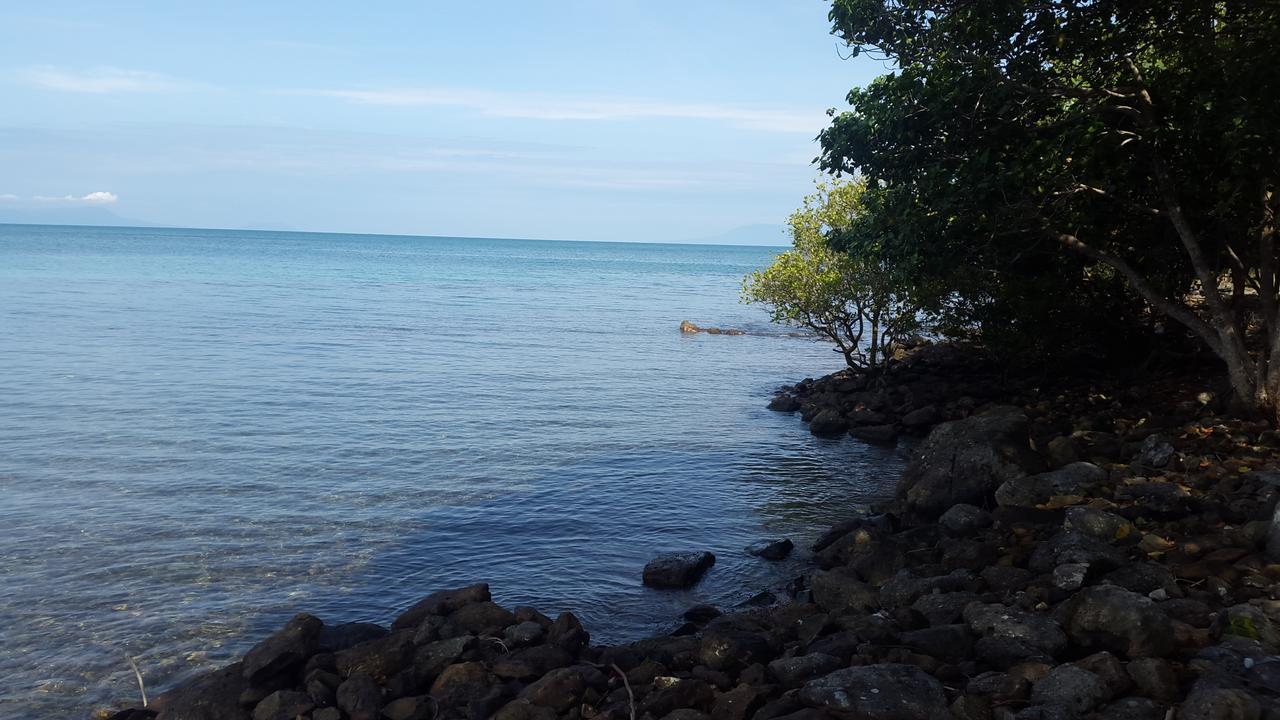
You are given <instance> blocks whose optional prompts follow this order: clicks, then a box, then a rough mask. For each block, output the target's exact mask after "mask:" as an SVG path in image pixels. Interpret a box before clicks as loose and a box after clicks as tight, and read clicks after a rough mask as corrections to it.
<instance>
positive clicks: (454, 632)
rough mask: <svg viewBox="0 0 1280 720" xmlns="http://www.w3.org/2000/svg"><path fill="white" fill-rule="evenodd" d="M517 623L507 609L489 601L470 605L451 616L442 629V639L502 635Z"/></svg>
mask: <svg viewBox="0 0 1280 720" xmlns="http://www.w3.org/2000/svg"><path fill="white" fill-rule="evenodd" d="M515 621H516V617H515V615H514V614H513V613H512V612H511V611H510V610H507V609H506V608H504V607H502V606H501V605H498V604H497V603H494V602H492V601H489V600H482V601H480V602H473V603H468V604H466V605H464V606H462V607H460V608H458V609H457V610H455V611H453V612H452V613H450V614H449V617H448V619H447V620H446V621H445V624H444V626H443V627H442V628H441V629H440V635H441V637H446V638H448V637H458V636H459V635H491V636H492V635H499V636H500V635H502V631H503V630H504V629H505V628H506V627H507V626H509V625H512V624H514V623H515Z"/></svg>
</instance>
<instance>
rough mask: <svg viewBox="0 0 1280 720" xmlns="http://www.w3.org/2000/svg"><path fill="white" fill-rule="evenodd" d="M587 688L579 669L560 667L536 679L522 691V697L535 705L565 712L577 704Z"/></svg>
mask: <svg viewBox="0 0 1280 720" xmlns="http://www.w3.org/2000/svg"><path fill="white" fill-rule="evenodd" d="M586 689H587V686H586V683H585V682H584V681H583V679H582V675H581V674H580V673H579V672H578V671H577V670H575V669H573V668H560V669H559V670H552V671H551V672H549V673H547V674H546V675H544V676H542V677H541V678H539V679H538V680H536V681H534V682H533V683H532V684H530V685H529V686H528V687H526V688H525V689H524V690H523V691H521V692H520V697H521V698H522V699H524V700H528V701H529V702H530V703H532V704H534V705H540V706H542V707H549V708H552V709H554V710H555V711H556V712H564V711H565V710H568V709H569V708H571V707H573V706H574V705H576V704H577V702H578V698H580V697H582V693H583V692H584V691H585V690H586Z"/></svg>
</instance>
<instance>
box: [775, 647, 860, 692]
mask: <svg viewBox="0 0 1280 720" xmlns="http://www.w3.org/2000/svg"><path fill="white" fill-rule="evenodd" d="M843 664H844V663H842V662H840V659H839V658H836V657H834V656H831V655H827V654H825V653H809V654H808V655H797V656H795V657H788V658H779V659H777V660H774V661H773V662H771V663H769V674H770V675H772V676H773V677H774V679H776V680H777V681H778V682H779V683H781V684H782V685H783V686H784V687H799V686H801V685H803V684H804V683H806V682H808V681H809V680H812V679H813V678H815V677H819V676H821V675H826V674H827V673H829V672H832V671H833V670H836V669H838V668H839V667H840V666H841V665H843Z"/></svg>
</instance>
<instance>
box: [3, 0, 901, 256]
mask: <svg viewBox="0 0 1280 720" xmlns="http://www.w3.org/2000/svg"><path fill="white" fill-rule="evenodd" d="M828 7H829V6H828V4H826V3H823V2H820V1H817V0H814V1H811V0H771V1H766V0H760V1H754V0H752V1H742V0H739V1H735V2H727V1H726V2H720V1H715V2H711V1H700V2H688V1H687V0H686V1H684V2H666V1H665V0H645V1H643V2H640V1H636V2H631V1H629V0H617V1H610V0H595V1H594V2H586V1H579V0H557V2H545V3H530V2H498V1H491V2H487V3H457V2H449V3H445V2H371V3H351V2H317V1H310V2H261V1H259V2H230V1H228V2H218V3H196V2H190V3H187V2H183V3H173V2H163V3H161V2H128V1H127V0H117V1H116V2H111V3H103V2H58V1H57V0H47V1H43V2H34V1H26V2H24V1H23V0H10V1H8V2H5V3H3V4H0V89H2V91H3V96H4V97H5V99H6V100H5V102H4V103H0V207H4V206H9V207H54V206H67V207H79V206H92V207H98V208H105V209H109V210H110V211H111V212H114V213H116V214H118V215H121V216H124V217H127V218H134V219H138V220H143V221H147V222H152V223H158V224H165V225H182V226H199V227H228V228H242V227H256V228H267V229H272V228H281V229H282V228H287V229H300V230H328V231H338V232H386V233H411V234H432V235H462V236H490V237H536V238H554V239H584V240H655V241H669V240H683V239H690V238H699V237H707V236H715V235H718V234H720V233H723V232H725V231H728V230H730V229H731V228H734V227H737V226H743V225H751V224H757V223H764V224H779V223H781V222H782V221H783V219H784V218H785V217H786V215H787V214H788V213H789V212H790V211H791V210H792V209H793V208H794V207H795V206H796V205H797V204H798V203H799V200H800V198H801V197H802V196H803V195H804V194H805V193H806V192H807V191H808V190H809V188H810V187H811V183H812V181H813V179H814V177H815V176H816V173H817V171H816V169H815V168H814V167H813V166H812V165H811V164H810V163H811V160H812V159H813V157H814V156H815V155H816V154H817V146H816V144H815V143H814V140H813V138H814V136H815V135H816V134H817V132H818V131H819V130H820V129H821V128H822V127H823V126H824V125H825V121H826V117H825V114H824V112H825V110H826V109H827V108H829V107H833V106H842V105H843V103H844V100H843V98H844V96H845V94H846V93H847V92H848V90H849V89H850V88H851V87H853V86H855V85H861V84H864V83H866V82H867V81H868V80H870V79H871V78H872V77H874V76H875V75H876V74H878V73H880V72H883V71H884V68H882V67H880V66H879V65H878V64H876V63H875V62H873V61H871V60H869V59H865V58H858V59H855V60H845V59H842V58H841V57H840V52H839V51H840V48H839V46H838V44H837V41H836V40H835V39H834V38H833V37H831V36H830V35H829V34H828V23H827V20H826V13H827V10H828Z"/></svg>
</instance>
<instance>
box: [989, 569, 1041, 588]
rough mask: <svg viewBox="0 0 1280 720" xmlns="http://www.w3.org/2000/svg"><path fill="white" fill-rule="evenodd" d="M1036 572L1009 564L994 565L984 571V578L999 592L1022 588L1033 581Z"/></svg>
mask: <svg viewBox="0 0 1280 720" xmlns="http://www.w3.org/2000/svg"><path fill="white" fill-rule="evenodd" d="M1034 577H1035V574H1034V573H1032V572H1031V571H1030V570H1027V569H1025V568H1020V567H1012V566H1008V565H992V566H991V567H989V568H986V569H984V570H983V571H982V579H983V580H985V581H986V583H987V586H988V587H990V588H991V589H992V590H993V591H994V592H997V593H1010V592H1017V591H1019V590H1022V589H1023V588H1025V587H1026V586H1027V585H1029V584H1030V583H1031V580H1032V579H1033V578H1034Z"/></svg>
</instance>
